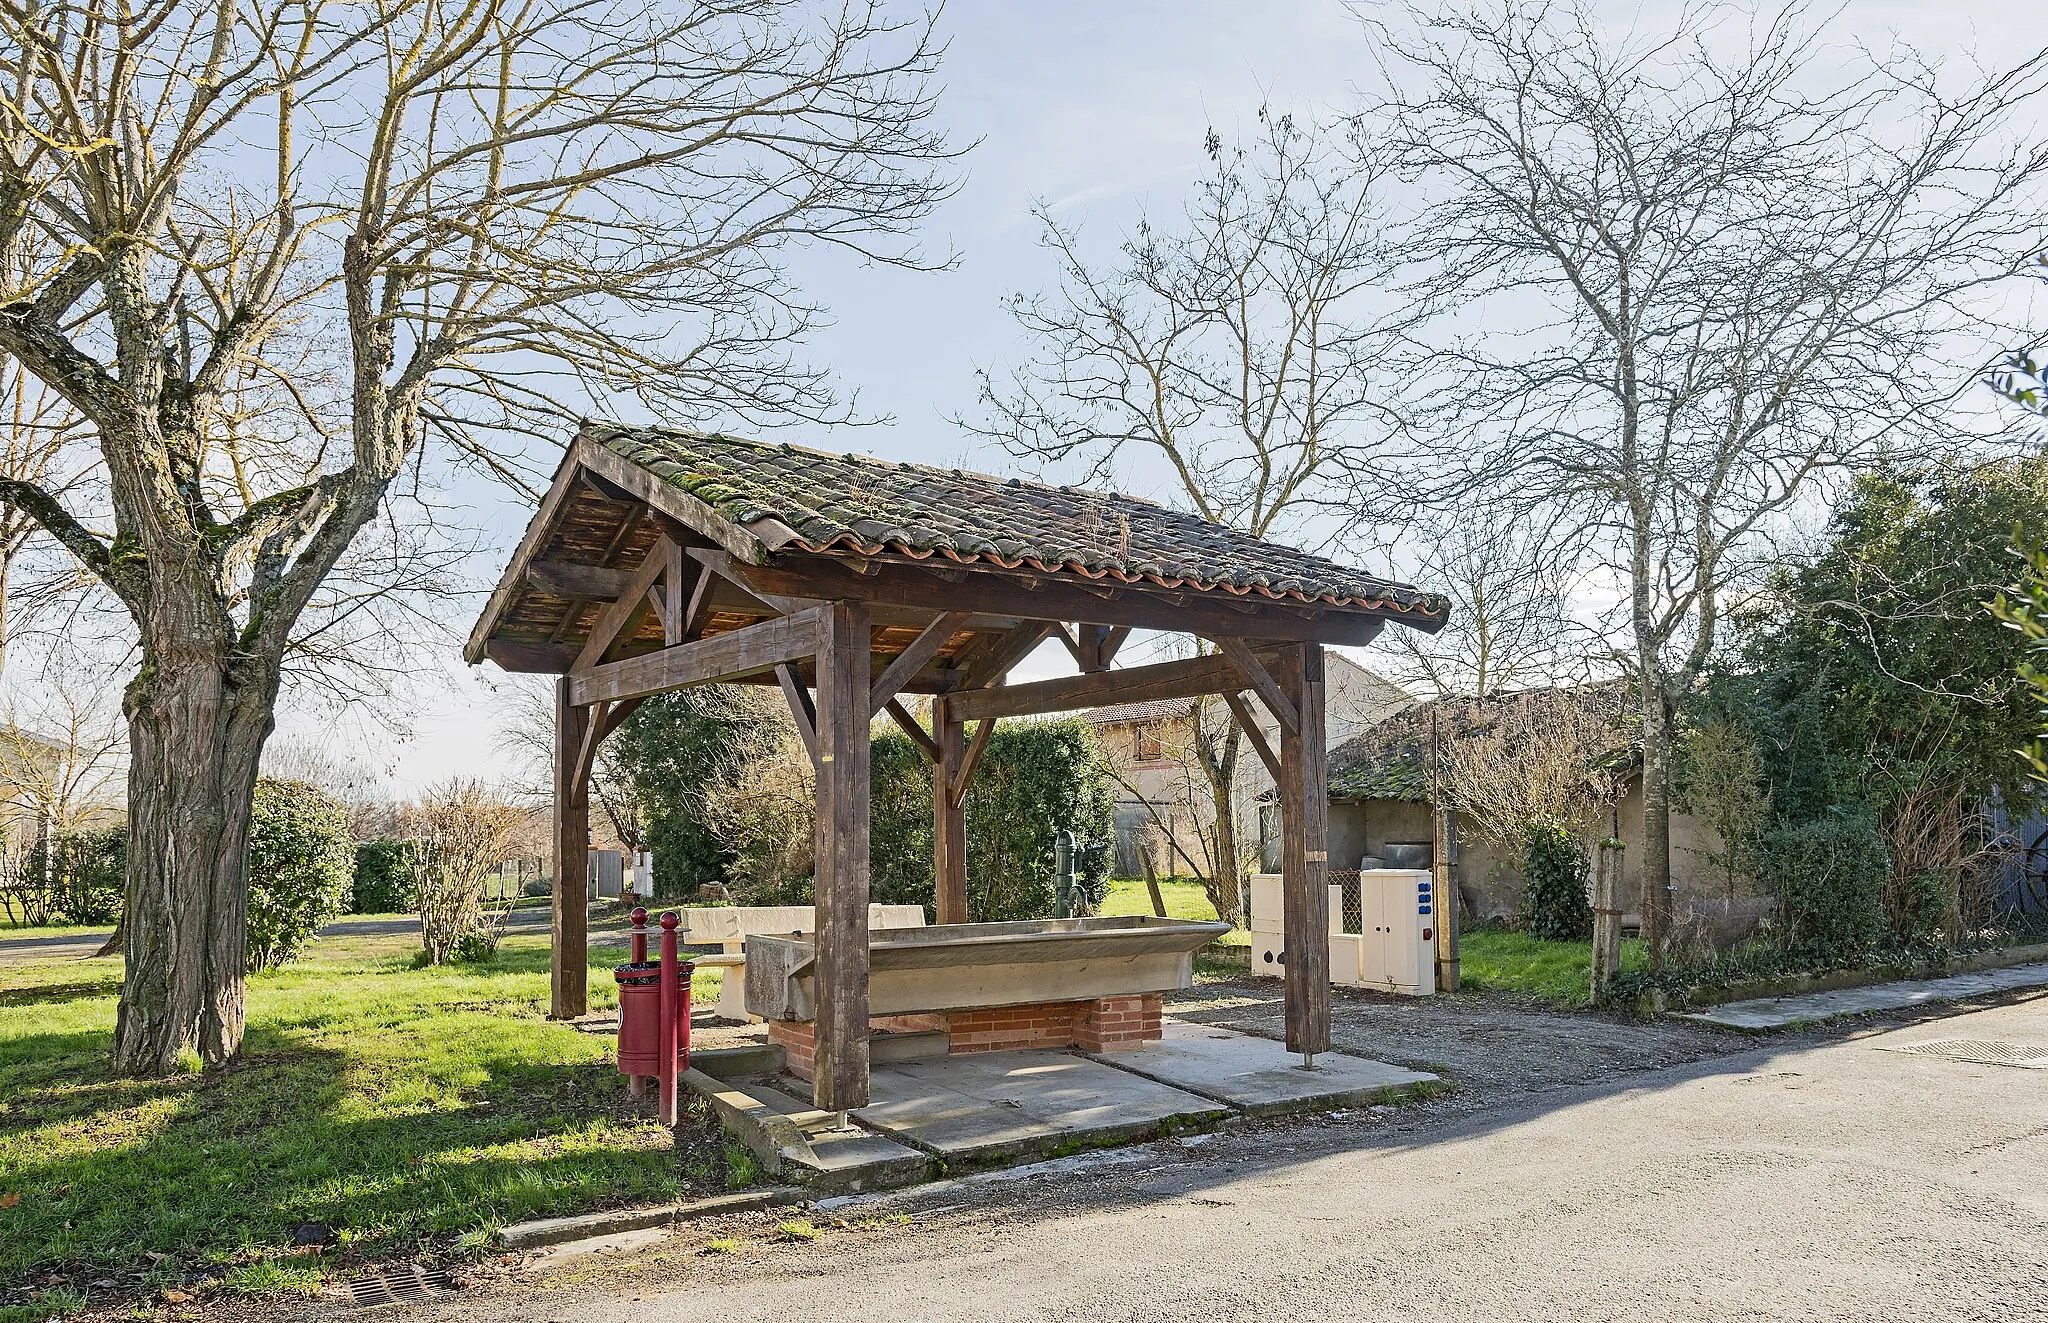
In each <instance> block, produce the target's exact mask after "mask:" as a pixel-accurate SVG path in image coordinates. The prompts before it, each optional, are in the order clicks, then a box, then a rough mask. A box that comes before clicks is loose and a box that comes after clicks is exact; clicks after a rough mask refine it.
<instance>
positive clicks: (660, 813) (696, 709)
mask: <svg viewBox="0 0 2048 1323" xmlns="http://www.w3.org/2000/svg"><path fill="white" fill-rule="evenodd" d="M781 709H782V696H781V695H780V694H778V693H776V692H775V691H774V690H772V689H769V690H763V689H761V688H760V687H758V686H753V685H707V686H705V687H703V688H701V689H683V690H677V691H675V692H673V693H666V694H656V695H655V696H654V697H652V698H650V699H648V700H647V701H646V702H644V703H642V704H641V705H640V706H639V708H638V709H637V710H635V711H634V713H633V715H632V716H631V717H628V718H627V719H626V723H625V724H624V725H623V726H621V727H619V731H618V734H616V735H614V736H613V737H612V739H611V741H610V742H609V744H610V746H611V747H614V748H616V750H617V752H618V759H619V763H620V765H621V766H622V767H623V768H624V770H625V772H626V775H627V776H628V777H629V778H630V779H631V781H632V785H633V793H634V795H635V796H636V797H637V798H638V800H639V802H640V804H641V806H642V808H643V809H644V811H645V813H646V815H647V832H646V841H647V849H648V850H649V851H650V852H651V853H652V854H653V855H654V876H655V877H656V878H657V879H659V883H660V886H661V889H662V891H663V892H664V893H666V894H668V895H682V896H688V895H694V894H695V893H696V891H697V888H698V887H700V886H702V885H704V884H705V883H707V882H724V881H725V880H726V872H727V870H728V869H729V868H730V867H731V865H732V862H733V854H732V850H731V849H730V848H729V842H728V841H727V840H726V839H724V838H723V837H721V836H720V835H719V834H718V833H717V832H715V831H714V830H712V829H711V828H710V827H709V826H707V825H706V823H705V821H704V815H703V812H702V803H703V795H704V793H705V790H706V789H707V787H709V786H711V785H712V784H713V783H714V782H716V781H718V780H719V779H720V778H721V776H722V775H723V774H725V773H727V772H729V771H730V770H731V769H732V767H733V766H734V765H735V764H736V763H738V762H740V761H743V760H745V759H746V758H748V757H750V756H753V755H758V754H759V753H761V752H763V751H764V750H768V749H771V748H772V747H773V746H774V745H775V744H776V743H777V741H778V740H779V738H780V737H781V734H782V733H783V732H786V731H788V730H789V718H788V716H787V714H786V713H785V712H784V711H782V710H781Z"/></svg>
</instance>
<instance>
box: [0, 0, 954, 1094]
mask: <svg viewBox="0 0 2048 1323" xmlns="http://www.w3.org/2000/svg"><path fill="white" fill-rule="evenodd" d="M0 34H4V37H5V40H4V42H0V48H4V49H5V50H11V51H12V52H14V53H13V54H11V55H5V56H4V58H5V60H6V62H7V84H8V96H7V98H6V100H5V102H4V103H0V247H6V246H9V245H11V244H13V243H14V241H15V236H16V235H17V234H18V233H19V232H21V231H23V230H27V231H33V232H36V233H38V234H40V235H42V236H44V237H45V239H46V240H47V242H45V243H43V244H41V245H40V246H41V248H42V249H43V250H45V251H48V252H50V253H52V254H55V255H56V256H55V257H53V258H52V259H51V260H50V261H49V262H48V263H46V264H44V265H43V266H41V267H39V268H38V269H36V270H35V271H33V272H31V273H30V274H29V275H28V277H27V278H25V279H18V280H13V281H11V283H10V284H9V286H8V287H7V288H6V289H5V290H0V350H4V351H6V352H7V353H10V354H12V355H14V357H15V358H16V359H18V360H19V362H20V363H21V365H22V366H23V367H24V368H25V369H26V370H27V371H28V372H29V373H31V374H32V375H34V376H35V377H37V378H38V379H39V380H41V381H43V382H45V383H47V384H48V385H49V386H50V387H51V388H53V389H54V390H56V391H57V392H59V393H60V394H61V395H63V396H64V398H65V400H66V401H67V402H68V403H69V404H70V406H71V407H72V408H74V409H75V410H77V411H78V413H79V414H80V415H82V416H83V417H84V419H85V420H86V421H87V423H88V424H89V425H90V426H91V427H92V428H93V429H94V431H95V433H96V434H97V437H98V444H99V451H100V458H101V461H102V463H103V465H104V478H105V483H106V489H107V491H108V493H109V497H110V505H111V523H112V531H113V536H112V537H111V538H108V537H105V536H102V535H101V534H100V533H98V532H96V531H95V530H94V529H93V528H92V527H91V526H90V525H89V524H88V523H87V522H86V520H85V519H83V518H81V516H80V515H79V513H78V512H76V511H74V510H72V509H70V508H67V506H66V505H65V503H64V502H63V501H61V500H60V499H58V497H57V496H56V494H54V493H52V492H51V491H49V490H48V489H46V488H44V487H42V486H40V485H38V484H36V483H33V482H24V481H17V482H0V501H5V502H6V503H7V504H8V505H10V506H12V507H13V508H14V509H16V510H19V511H22V512H24V513H26V514H28V515H29V516H30V517H32V518H33V519H35V520H36V522H37V523H39V524H40V525H41V526H42V527H43V529H44V530H45V531H47V532H48V533H49V534H50V535H51V536H52V537H54V538H55V539H57V541H59V542H60V543H61V544H62V545H63V546H64V547H65V549H66V550H67V551H69V552H70V554H71V555H72V556H74V557H75V558H76V559H77V560H78V561H79V563H80V564H82V565H84V566H85V567H87V569H89V570H90V571H91V572H92V573H93V574H94V575H96V576H97V577H98V578H99V579H100V581H101V582H102V583H104V584H105V585H106V587H107V588H108V590H109V591H110V592H111V593H112V594H113V595H114V596H115V597H116V598H118V599H119V600H120V601H121V603H122V604H123V605H124V606H125V607H126V608H127V611H128V612H129V614H130V615H131V616H132V617H133V621H134V625H135V629H136V631H137V633H138V635H139V637H140V646H141V666H140V670H139V672H138V674H137V676H136V678H135V680H134V681H133V682H132V683H131V684H130V685H129V686H128V690H127V694H126V712H127V716H128V719H129V729H130V766H131V773H130V780H129V803H130V810H131V812H130V820H131V826H132V830H133V832H134V842H135V845H134V849H133V850H132V851H131V852H130V855H129V860H130V863H129V880H128V915H129V922H130V925H131V931H130V941H129V948H128V950H129V960H128V966H127V974H126V982H125V984H124V987H123V991H122V998H121V1007H120V1014H119V1019H118V1023H117V1027H116V1030H115V1043H114V1060H115V1063H116V1065H117V1066H118V1067H119V1068H121V1069H124V1070H129V1071H138V1072H151V1071H158V1072H160V1071H166V1070H169V1069H171V1068H172V1066H173V1065H174V1063H175V1062H176V1060H177V1058H178V1055H179V1053H180V1052H181V1051H182V1050H184V1049H185V1048H186V1047H188V1046H193V1045H196V1047H197V1049H198V1051H199V1053H200V1055H201V1056H202V1058H203V1059H204V1060H206V1061H207V1062H219V1061H223V1060H225V1059H227V1058H228V1057H230V1056H232V1055H233V1054H234V1053H235V1052H236V1050H237V1049H238V1047H239V1045H240V1042H241V1035H242V1023H243V997H242V973H241V970H242V964H243V944H244V916H245V907H244V900H243V894H244V887H243V880H244V876H245V872H246V867H247V831H248V822H249V806H250V805H249V801H250V796H251V793H252V791H253V786H254V783H255V777H256V769H257V763H258V759H259V757H260V754H261V750H262V746H263V742H264V739H265V737H266V736H267V735H268V733H269V731H270V728H271V713H272V710H273V706H274V703H275V699H276V695H277V691H278V685H279V681H280V675H281V670H282V668H283V666H284V663H285V659H286V656H287V653H288V650H289V647H290V644H291V642H292V639H293V637H294V634H295V632H297V631H298V630H299V628H300V626H301V625H302V623H303V622H304V620H305V618H306V614H307V612H308V611H309V610H310V609H312V608H313V607H314V604H315V603H316V602H317V601H318V600H319V599H320V598H321V596H322V593H323V590H324V587H325V585H327V584H328V583H329V582H330V578H331V576H332V574H333V572H334V571H335V569H336V567H337V566H338V565H340V564H341V563H342V562H343V560H344V558H345V557H346V555H347V554H348V552H349V550H350V548H351V546H352V545H353V544H354V543H356V541H357V539H358V535H359V534H361V533H362V532H363V531H364V530H365V529H367V528H369V527H371V526H372V525H373V524H374V523H375V522H376V521H377V520H378V519H379V518H380V517H382V516H384V515H386V514H387V513H388V512H390V511H392V510H393V509H395V508H396V507H395V506H394V505H393V504H392V500H393V498H394V497H395V496H397V495H398V494H399V493H400V490H401V488H400V485H399V484H400V480H401V477H402V475H407V474H410V473H417V472H418V471H419V469H420V466H421V465H422V464H423V463H425V460H426V452H425V451H424V450H423V449H422V447H423V446H424V444H425V443H426V442H428V441H429V440H430V439H432V440H433V441H434V442H436V443H438V444H440V445H442V446H444V447H445V449H443V450H442V451H441V452H440V453H442V454H443V455H452V456H455V457H457V458H459V459H460V460H461V461H463V462H466V463H469V464H472V465H474V466H476V467H479V468H481V469H483V470H485V471H489V472H495V473H511V472H512V471H513V470H514V468H515V466H516V461H517V456H518V447H517V446H516V445H512V444H508V440H509V439H512V438H516V437H517V436H518V435H519V434H521V433H524V434H527V435H547V436H554V435H558V434H559V428H560V423H561V419H562V416H563V415H564V414H569V413H574V412H578V411H583V410H589V409H598V410H603V409H609V408H613V407H617V406H620V405H632V406H635V407H640V408H644V409H648V410H652V411H653V412H655V413H657V414H660V415H662V416H664V417H670V418H702V417H705V416H707V415H709V414H712V413H714V412H717V411H721V410H723V411H726V412H728V413H731V414H736V415H737V416H739V417H742V418H745V419H764V418H775V417H788V416H792V415H796V416H806V417H814V418H815V417H827V416H839V415H840V414H841V413H842V412H843V411H842V410H841V409H840V406H838V405H837V404H835V402H834V400H833V398H832V395H831V392H830V390H829V387H828V383H827V382H826V381H825V380H824V378H823V377H822V376H821V374H819V373H818V372H816V371H814V370H811V369H808V368H805V367H804V366H802V365H801V364H799V363H798V362H796V361H795V359H794V358H793V353H794V346H795V342H796V341H797V340H798V339H799V338H800V337H801V336H802V335H803V333H804V332H805V331H806V330H807V329H808V328H809V326H810V325H811V324H812V323H813V322H814V321H815V318H816V310H815V309H814V308H813V307H812V306H811V305H809V304H808V303H806V302H805V301H804V300H803V299H802V298H801V296H800V295H799V294H798V293H797V292H796V291H795V290H793V289H792V288H791V287H790V285H789V283H788V282H787V281H786V280H785V279H784V277H783V270H784V265H785V258H786V255H787V254H788V253H789V251H790V250H791V249H792V248H793V247H795V246H797V245H801V244H805V243H813V244H822V245H829V246H836V247H838V248H841V249H845V250H850V251H851V252H853V253H855V254H857V255H859V256H861V257H863V258H866V259H871V260H876V261H881V262H893V263H897V264H901V265H908V266H917V265H921V264H923V259H922V258H921V257H920V256H919V254H918V253H917V252H916V251H915V250H914V249H913V248H911V247H909V246H908V245H907V244H906V243H905V241H904V240H903V238H902V236H903V235H904V234H905V233H906V232H907V231H908V229H909V227H911V226H912V225H913V224H914V223H915V222H916V221H917V220H918V219H920V218H921V217H922V216H924V215H925V214H926V212H927V211H928V210H929V209H930V207H931V206H932V205H933V204H934V202H935V201H936V200H937V199H938V198H940V197H941V196H943V195H944V193H945V191H946V189H947V187H948V186H949V185H948V182H947V180H946V178H945V177H944V171H945V170H946V162H947V160H948V157H949V153H948V150H947V148H946V146H945V144H944V142H943V140H942V139H941V137H940V136H939V135H938V134H937V133H936V132H935V131H933V130H932V128H931V127H930V124H929V117H930V114H931V111H932V108H933V100H932V94H931V93H930V92H929V90H928V77H929V75H930V74H931V73H932V71H933V70H934V69H935V67H936V63H937V57H938V52H937V47H936V45H935V43H934V40H933V37H932V28H931V23H930V21H929V20H928V19H927V20H923V21H911V22H909V23H908V24H899V23H896V22H894V21H892V20H889V19H886V18H884V17H882V16H881V15H880V14H879V12H878V11H877V9H876V8H875V7H874V6H873V5H870V4H864V3H862V2H861V0H854V2H853V3H851V4H850V5H847V6H845V7H843V8H834V7H832V6H810V5H807V4H804V3H802V2H801V0H654V3H651V4H649V3H641V2H638V0H595V2H594V3H584V2H583V0H537V3H534V4H529V5H509V4H503V3H499V2H498V0H475V2H474V3H470V2H468V0H464V2H463V3H456V2H454V0H391V3H384V4H378V5H371V6H362V5H341V4H335V3H331V2H330V0H295V2H293V3H281V4H276V5H271V4H262V3H257V0H222V2H221V3H217V4H205V5H202V4H198V3H195V2H194V0H152V2H150V3H146V4H144V5H143V6H141V7H139V8H138V7H136V6H133V5H130V4H128V3H126V2H125V0H121V2H119V3H116V2H115V0H58V2H56V3H47V4H33V5H31V4H25V3H16V2H15V0H4V2H0Z"/></svg>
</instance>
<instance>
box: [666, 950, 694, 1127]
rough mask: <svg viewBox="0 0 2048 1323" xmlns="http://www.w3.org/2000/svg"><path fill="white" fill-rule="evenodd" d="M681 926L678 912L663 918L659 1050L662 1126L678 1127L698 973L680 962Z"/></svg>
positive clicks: (689, 964)
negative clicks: (678, 1098) (681, 1077)
mask: <svg viewBox="0 0 2048 1323" xmlns="http://www.w3.org/2000/svg"><path fill="white" fill-rule="evenodd" d="M679 923H681V919H679V918H678V917H677V915H676V912H675V911H674V910H670V911H669V912H668V913H666V914H664V915H662V916H661V984H660V987H661V1026H660V1031H659V1037H658V1039H657V1048H656V1050H657V1051H658V1052H659V1053H660V1056H661V1068H662V1069H661V1100H660V1114H661V1123H662V1124H663V1125H667V1126H672V1125H674V1124H675V1123H676V1078H677V1076H679V1075H680V1074H681V1073H682V1072H683V1071H685V1070H688V1069H689V1068H690V976H691V975H692V974H694V973H696V972H697V967H696V966H695V965H693V964H691V963H690V962H689V961H687V960H678V959H677V958H676V927H677V925H678V924H679ZM679 1058H680V1060H679Z"/></svg>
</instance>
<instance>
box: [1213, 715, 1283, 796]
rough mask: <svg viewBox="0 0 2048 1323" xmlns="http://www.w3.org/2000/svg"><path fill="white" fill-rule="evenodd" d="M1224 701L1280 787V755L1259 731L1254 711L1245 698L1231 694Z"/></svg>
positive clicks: (1238, 726)
mask: <svg viewBox="0 0 2048 1323" xmlns="http://www.w3.org/2000/svg"><path fill="white" fill-rule="evenodd" d="M1223 701H1224V702H1225V703H1228V704H1229V705H1230V714H1231V715H1232V716H1233V717H1236V718H1237V728H1238V729H1239V730H1241V731H1243V732H1244V738H1245V742H1246V743H1248V744H1250V745H1251V746H1252V751H1253V752H1254V753H1256V754H1258V755H1259V761H1260V762H1262V763H1264V764H1265V765H1266V770H1267V771H1268V772H1269V773H1271V774H1272V777H1273V784H1274V785H1279V784H1280V755H1278V754H1276V753H1274V752H1273V746H1272V745H1270V744H1268V743H1266V736H1265V734H1264V733H1263V732H1262V731H1260V730H1259V723H1258V721H1257V720H1256V719H1254V718H1253V716H1252V710H1251V708H1250V707H1249V706H1248V705H1247V704H1246V703H1245V701H1244V697H1243V696H1242V695H1240V694H1235V693H1230V694H1225V695H1223Z"/></svg>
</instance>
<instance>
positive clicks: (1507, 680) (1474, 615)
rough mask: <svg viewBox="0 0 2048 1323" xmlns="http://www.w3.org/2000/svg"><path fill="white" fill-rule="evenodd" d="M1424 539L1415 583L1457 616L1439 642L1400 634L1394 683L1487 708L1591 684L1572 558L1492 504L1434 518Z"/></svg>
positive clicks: (1536, 528) (1390, 651)
mask: <svg viewBox="0 0 2048 1323" xmlns="http://www.w3.org/2000/svg"><path fill="white" fill-rule="evenodd" d="M1421 532H1422V535H1423V539H1424V540H1423V549H1422V554H1421V556H1420V557H1419V560H1418V564H1417V566H1416V569H1415V574H1414V579H1415V582H1417V583H1423V584H1428V585H1429V587H1430V588H1431V589H1432V590H1434V591H1436V592H1440V593H1442V594H1444V596H1446V597H1448V598H1449V599H1450V602H1451V615H1450V620H1449V622H1448V623H1447V624H1445V626H1444V628H1443V629H1442V630H1441V631H1439V632H1438V633H1436V634H1435V635H1426V634H1419V633H1417V632H1416V631H1414V630H1411V629H1402V630H1396V631H1394V635H1393V637H1392V638H1391V639H1390V640H1389V642H1388V647H1387V650H1386V652H1387V655H1389V656H1390V658H1391V660H1392V662H1393V667H1392V669H1393V671H1394V675H1393V677H1392V678H1393V679H1395V680H1397V681H1398V682H1400V683H1401V684H1403V685H1405V686H1407V687H1410V688H1416V689H1422V690H1425V691H1428V692H1432V693H1434V694H1435V695H1436V696H1437V697H1439V698H1446V697H1451V696H1454V695H1467V696H1470V697H1473V698H1486V697H1488V696H1489V695H1491V694H1494V693H1498V692H1502V691H1505V690H1510V689H1528V688H1532V687H1535V686H1537V685H1544V684H1553V683H1556V682H1558V681H1560V680H1564V679H1570V680H1584V679H1586V678H1587V677H1586V675H1585V674H1584V673H1583V672H1584V671H1585V669H1586V667H1585V666H1584V664H1583V662H1582V661H1581V660H1580V659H1577V658H1574V657H1573V656H1572V655H1571V652H1570V650H1569V647H1570V642H1571V640H1572V638H1573V636H1574V635H1575V633H1577V630H1576V628H1575V623H1576V622H1575V621H1574V619H1573V616H1572V608H1571V592H1572V589H1573V586H1574V584H1575V582H1576V580H1577V578H1578V574H1577V565H1576V563H1575V558H1574V556H1573V555H1572V553H1571V550H1570V549H1568V548H1565V547H1560V546H1558V545H1556V543H1555V541H1554V540H1553V539H1552V538H1551V537H1550V536H1549V534H1548V532H1547V530H1545V529H1543V528H1542V527H1541V526H1540V525H1538V524H1535V523H1534V522H1533V521H1530V520H1527V519H1522V518H1517V517H1516V515H1515V514H1514V512H1513V511H1512V510H1507V509H1502V508H1501V507H1500V506H1499V505H1498V504H1497V503H1495V502H1492V501H1481V502H1478V503H1475V504H1473V505H1470V506H1461V507H1459V508H1458V509H1457V510H1455V511H1453V512H1448V513H1439V514H1437V515H1434V516H1432V517H1431V519H1430V520H1429V521H1428V522H1427V523H1426V524H1425V525H1424V526H1423V527H1422V529H1421Z"/></svg>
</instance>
